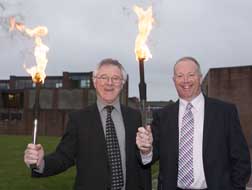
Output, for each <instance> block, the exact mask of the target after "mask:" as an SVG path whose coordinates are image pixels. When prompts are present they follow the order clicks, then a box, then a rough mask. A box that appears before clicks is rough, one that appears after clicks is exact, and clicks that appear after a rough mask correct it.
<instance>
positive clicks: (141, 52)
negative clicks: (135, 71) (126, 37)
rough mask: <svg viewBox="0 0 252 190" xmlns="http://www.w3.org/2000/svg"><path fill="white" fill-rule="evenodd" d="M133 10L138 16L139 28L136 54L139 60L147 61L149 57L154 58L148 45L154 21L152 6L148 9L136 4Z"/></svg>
mask: <svg viewBox="0 0 252 190" xmlns="http://www.w3.org/2000/svg"><path fill="white" fill-rule="evenodd" d="M133 10H134V11H135V13H136V14H137V16H138V22H139V23H138V30H139V34H138V35H137V38H136V41H135V54H136V59H137V60H145V61H147V60H148V59H149V58H152V55H151V53H150V50H149V48H148V46H147V45H146V41H147V39H148V36H149V34H150V31H151V29H152V23H153V22H154V18H153V17H152V7H151V6H150V7H149V8H148V9H147V10H146V11H144V10H143V9H142V8H141V7H138V6H136V5H135V6H134V7H133Z"/></svg>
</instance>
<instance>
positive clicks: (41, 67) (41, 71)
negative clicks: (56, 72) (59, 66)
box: [9, 17, 49, 83]
mask: <svg viewBox="0 0 252 190" xmlns="http://www.w3.org/2000/svg"><path fill="white" fill-rule="evenodd" d="M9 22H10V29H9V30H10V31H13V30H14V29H15V28H16V29H17V30H18V31H20V32H22V33H25V34H27V35H28V36H29V37H31V38H34V42H35V48H34V56H35V60H36V64H37V65H36V66H33V67H31V68H26V66H24V67H25V70H26V71H27V72H28V73H29V74H30V75H31V76H32V80H33V82H35V83H44V81H45V77H46V74H45V68H46V65H47V62H48V59H47V57H46V54H47V52H48V51H49V48H48V47H47V46H46V45H45V44H43V42H42V39H41V37H42V36H46V35H47V34H48V29H47V28H46V27H45V26H37V27H36V28H34V29H29V28H27V27H26V26H25V25H24V24H22V23H18V22H16V20H15V18H14V17H11V18H10V21H9Z"/></svg>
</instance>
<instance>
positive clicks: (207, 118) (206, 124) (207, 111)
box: [203, 96, 214, 160]
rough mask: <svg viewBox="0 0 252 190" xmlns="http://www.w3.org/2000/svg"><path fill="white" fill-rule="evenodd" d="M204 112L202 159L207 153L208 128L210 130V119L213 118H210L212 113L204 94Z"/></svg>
mask: <svg viewBox="0 0 252 190" xmlns="http://www.w3.org/2000/svg"><path fill="white" fill-rule="evenodd" d="M204 98H205V110H204V111H205V113H204V125H203V160H204V158H205V156H206V153H207V145H208V142H209V130H210V127H211V125H210V121H211V120H212V119H214V118H212V116H213V114H212V112H211V111H210V110H211V108H210V104H209V99H208V98H207V97H206V96H205V97H204Z"/></svg>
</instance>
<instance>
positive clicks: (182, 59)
mask: <svg viewBox="0 0 252 190" xmlns="http://www.w3.org/2000/svg"><path fill="white" fill-rule="evenodd" d="M181 61H192V62H194V63H195V65H196V66H197V71H198V74H199V75H202V72H201V68H200V64H199V62H198V61H197V60H196V59H195V58H193V57H189V56H187V57H182V58H180V59H179V60H178V61H176V63H175V65H174V67H173V71H174V74H175V67H176V65H177V64H178V63H179V62H181Z"/></svg>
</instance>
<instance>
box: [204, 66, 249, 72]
mask: <svg viewBox="0 0 252 190" xmlns="http://www.w3.org/2000/svg"><path fill="white" fill-rule="evenodd" d="M246 67H247V68H252V65H241V66H231V67H214V68H210V69H209V70H208V72H209V71H210V70H219V69H239V68H246Z"/></svg>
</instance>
